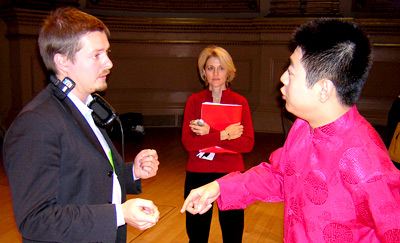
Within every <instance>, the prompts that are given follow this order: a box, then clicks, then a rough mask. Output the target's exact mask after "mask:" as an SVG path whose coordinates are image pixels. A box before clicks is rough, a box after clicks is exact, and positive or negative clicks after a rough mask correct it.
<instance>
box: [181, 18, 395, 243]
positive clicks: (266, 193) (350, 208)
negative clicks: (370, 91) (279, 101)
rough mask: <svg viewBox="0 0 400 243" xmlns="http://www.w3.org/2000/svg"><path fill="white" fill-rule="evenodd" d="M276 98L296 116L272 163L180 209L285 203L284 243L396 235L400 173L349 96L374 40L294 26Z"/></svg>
mask: <svg viewBox="0 0 400 243" xmlns="http://www.w3.org/2000/svg"><path fill="white" fill-rule="evenodd" d="M294 42H295V44H296V46H297V47H296V49H295V50H294V52H293V54H292V55H291V56H290V65H289V67H288V69H287V70H286V71H285V72H284V73H283V75H282V77H281V82H282V83H283V87H282V88H281V92H282V97H283V99H284V100H286V109H287V110H288V111H289V112H291V113H293V114H294V115H296V116H297V117H298V119H297V120H296V121H295V123H294V124H293V126H292V128H291V131H290V132H289V135H288V138H287V140H286V142H285V144H284V146H283V147H282V148H279V149H278V150H276V151H274V152H273V153H272V154H271V156H270V159H269V163H266V162H264V163H261V164H260V165H258V166H256V167H253V168H252V169H250V170H248V171H247V172H245V173H243V174H242V173H239V172H233V173H230V174H228V175H226V176H224V177H222V178H220V179H218V180H216V181H214V182H211V183H209V184H207V185H205V186H202V187H200V188H197V189H194V190H192V192H191V193H190V195H189V196H188V197H187V199H186V200H185V202H184V204H183V207H182V209H181V212H184V211H188V212H190V213H192V214H197V213H199V214H203V213H205V212H206V211H207V210H208V209H209V208H210V206H211V203H212V202H213V201H215V200H217V203H218V207H219V208H220V209H221V210H228V209H239V208H245V207H246V206H247V205H249V204H251V203H253V202H255V201H263V202H281V201H284V202H285V216H284V242H343V243H344V242H368V243H371V242H400V172H399V171H398V170H397V169H396V168H395V167H394V165H393V163H392V162H391V160H390V157H389V154H388V152H387V150H386V148H385V145H384V144H383V142H382V140H381V138H380V136H379V135H378V134H377V132H376V131H375V130H374V129H373V127H372V126H371V125H370V124H369V123H368V122H367V121H366V120H365V119H364V118H363V117H362V116H361V115H360V114H359V113H358V111H357V108H356V106H355V103H356V102H357V100H358V98H359V96H360V93H361V90H362V88H363V86H364V84H365V81H366V79H367V76H368V72H369V69H370V66H371V64H372V61H371V46H370V42H369V39H368V37H367V36H366V35H365V34H364V32H363V31H362V30H361V29H360V28H359V27H358V26H357V25H356V24H355V23H353V22H347V21H343V20H334V19H319V20H314V21H310V22H308V23H306V24H304V25H302V26H301V27H300V28H299V29H298V30H297V31H296V33H295V36H294Z"/></svg>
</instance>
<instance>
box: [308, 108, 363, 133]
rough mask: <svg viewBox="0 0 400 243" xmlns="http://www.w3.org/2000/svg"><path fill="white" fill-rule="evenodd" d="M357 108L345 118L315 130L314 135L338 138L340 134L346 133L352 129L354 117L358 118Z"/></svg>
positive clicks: (348, 112)
mask: <svg viewBox="0 0 400 243" xmlns="http://www.w3.org/2000/svg"><path fill="white" fill-rule="evenodd" d="M357 114H358V111H357V107H356V106H355V105H354V106H353V107H351V108H350V109H349V110H348V111H347V112H346V113H345V114H344V115H343V116H341V117H339V118H338V119H336V120H335V121H333V122H331V123H329V124H326V125H324V126H322V127H317V128H315V129H314V135H317V136H318V135H320V136H335V135H336V136H337V135H338V134H343V133H346V131H347V130H348V129H349V127H352V124H353V121H354V117H355V116H357Z"/></svg>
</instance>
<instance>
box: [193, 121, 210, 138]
mask: <svg viewBox="0 0 400 243" xmlns="http://www.w3.org/2000/svg"><path fill="white" fill-rule="evenodd" d="M189 127H190V129H191V130H192V132H194V133H195V134H196V135H200V136H203V135H206V134H209V133H210V126H209V125H208V124H207V123H204V125H202V126H198V125H196V124H191V125H189Z"/></svg>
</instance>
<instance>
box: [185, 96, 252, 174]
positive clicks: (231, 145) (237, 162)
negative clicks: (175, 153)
mask: <svg viewBox="0 0 400 243" xmlns="http://www.w3.org/2000/svg"><path fill="white" fill-rule="evenodd" d="M212 101H213V98H212V93H211V91H210V90H209V89H206V90H203V91H201V92H199V93H197V94H192V95H191V96H190V97H189V99H188V100H187V102H186V107H185V114H184V118H183V125H182V143H183V146H184V147H185V149H186V150H187V151H189V160H188V163H187V167H186V170H187V171H190V172H201V173H229V172H232V171H244V164H243V158H242V155H241V153H248V152H250V151H251V150H252V149H253V145H254V130H253V123H252V120H251V115H250V109H249V104H248V103H247V100H246V98H244V97H243V96H241V95H239V94H237V93H235V92H233V91H231V90H230V89H229V88H227V89H226V90H224V91H222V97H221V103H222V104H239V105H242V122H241V124H242V125H243V135H242V136H241V137H240V138H237V139H232V140H224V141H221V140H220V131H217V130H215V129H210V133H209V134H207V135H203V136H198V135H196V134H195V133H194V132H192V130H191V129H190V127H189V123H190V121H191V120H195V119H200V116H201V104H202V103H203V102H212ZM210 146H220V147H222V148H226V149H229V150H232V151H236V152H238V154H227V153H218V154H216V155H215V157H214V159H213V160H212V161H209V160H206V159H200V158H198V157H197V156H196V155H197V154H198V153H199V150H200V149H203V148H206V147H210Z"/></svg>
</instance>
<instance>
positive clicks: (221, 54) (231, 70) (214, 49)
mask: <svg viewBox="0 0 400 243" xmlns="http://www.w3.org/2000/svg"><path fill="white" fill-rule="evenodd" d="M210 57H217V58H218V59H219V61H220V62H221V66H222V67H223V68H225V69H226V70H227V72H228V78H227V80H226V82H225V85H226V86H227V87H228V86H229V85H230V84H231V82H232V80H233V79H234V78H235V75H236V68H235V65H234V64H233V60H232V57H231V55H229V53H228V52H227V51H226V50H225V49H224V48H222V47H219V46H208V47H206V48H205V49H203V51H202V52H201V53H200V55H199V59H198V62H197V65H198V68H199V74H200V77H201V79H202V80H203V81H204V83H205V84H206V86H207V85H208V82H207V78H206V74H205V73H204V70H205V65H206V62H207V60H208V59H209V58H210Z"/></svg>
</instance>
